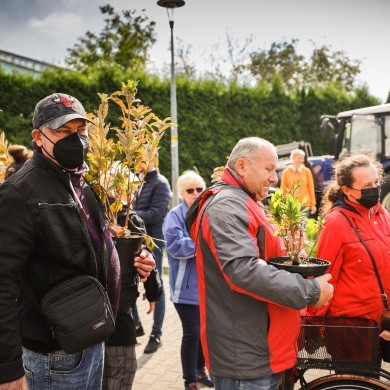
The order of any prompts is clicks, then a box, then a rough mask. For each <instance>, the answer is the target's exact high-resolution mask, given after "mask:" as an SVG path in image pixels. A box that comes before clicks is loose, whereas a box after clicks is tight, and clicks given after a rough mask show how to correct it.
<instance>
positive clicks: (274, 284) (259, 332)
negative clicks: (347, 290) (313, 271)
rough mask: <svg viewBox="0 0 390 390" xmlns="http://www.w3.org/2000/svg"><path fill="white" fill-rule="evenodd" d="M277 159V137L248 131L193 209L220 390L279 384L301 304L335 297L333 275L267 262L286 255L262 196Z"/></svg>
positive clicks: (210, 351)
mask: <svg viewBox="0 0 390 390" xmlns="http://www.w3.org/2000/svg"><path fill="white" fill-rule="evenodd" d="M277 164H278V156H277V151H276V148H275V147H274V146H273V145H272V144H271V143H270V142H268V141H266V140H264V139H261V138H257V137H250V138H244V139H241V140H240V141H239V142H238V143H237V144H236V146H235V147H234V148H233V150H232V152H231V154H230V157H229V159H228V162H227V167H226V168H225V169H224V171H223V172H222V176H221V181H220V182H217V183H216V184H215V185H213V186H212V187H210V188H208V189H206V190H205V191H204V192H203V193H202V194H201V196H200V197H199V198H198V199H197V200H196V201H195V202H194V203H193V205H192V206H191V208H190V209H189V211H188V213H187V216H186V227H187V229H188V231H189V233H190V236H191V238H192V240H193V241H194V242H195V243H196V265H197V271H198V281H199V283H198V290H199V308H200V319H201V320H200V323H201V340H202V347H203V351H204V355H205V358H206V366H207V367H208V369H209V370H210V374H211V378H212V380H213V382H214V385H215V388H216V389H218V390H231V389H242V388H248V389H249V388H251V389H262V390H276V389H277V388H278V383H279V380H280V377H281V375H282V372H283V371H284V370H286V369H289V368H290V367H292V366H294V364H295V362H296V359H297V345H296V340H297V338H298V335H299V330H300V316H299V310H300V309H303V308H304V307H306V306H307V305H315V306H317V307H321V306H323V305H326V304H327V303H328V301H329V299H330V298H331V297H332V291H333V287H332V285H330V284H329V283H328V280H329V279H330V278H331V275H329V274H328V275H322V276H320V277H317V278H314V279H303V278H302V277H301V276H300V275H299V274H294V273H289V272H286V271H284V270H277V269H276V268H275V267H273V266H271V265H268V264H267V260H268V259H269V258H271V257H275V256H279V255H284V252H283V251H282V249H281V248H282V244H281V240H280V238H279V237H276V236H275V234H274V229H273V228H272V226H271V225H270V224H269V222H268V219H267V216H266V214H265V211H264V208H263V205H262V203H261V201H262V200H263V199H264V198H265V197H266V196H267V195H268V191H269V188H270V186H271V185H274V184H276V182H277V180H278V179H277V174H276V167H277Z"/></svg>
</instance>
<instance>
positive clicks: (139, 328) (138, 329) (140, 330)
mask: <svg viewBox="0 0 390 390" xmlns="http://www.w3.org/2000/svg"><path fill="white" fill-rule="evenodd" d="M144 334H145V331H144V328H143V327H142V325H138V326H136V327H135V335H136V336H137V337H141V336H143V335H144Z"/></svg>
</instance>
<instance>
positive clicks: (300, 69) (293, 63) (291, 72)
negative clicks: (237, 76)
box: [248, 39, 362, 92]
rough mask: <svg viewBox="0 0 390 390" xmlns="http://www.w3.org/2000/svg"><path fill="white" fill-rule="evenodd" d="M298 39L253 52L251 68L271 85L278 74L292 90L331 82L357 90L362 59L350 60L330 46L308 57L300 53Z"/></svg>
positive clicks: (320, 86)
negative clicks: (356, 85)
mask: <svg viewBox="0 0 390 390" xmlns="http://www.w3.org/2000/svg"><path fill="white" fill-rule="evenodd" d="M298 42H299V41H298V40H297V39H292V40H291V42H286V41H280V42H273V43H272V44H271V48H270V49H269V50H260V51H257V52H253V53H251V55H250V59H251V62H250V64H249V66H248V68H249V71H250V72H251V74H252V75H254V76H256V77H257V78H258V80H261V81H262V82H264V83H266V84H268V85H271V84H272V80H273V78H274V76H279V77H280V79H281V80H282V82H283V85H284V88H285V89H286V90H288V91H290V92H294V91H296V90H297V89H302V88H305V89H307V88H324V87H325V86H327V85H329V84H332V83H333V84H334V85H337V86H338V87H339V88H341V89H342V90H344V91H347V92H350V91H352V90H353V89H354V83H355V79H356V76H357V75H358V74H359V73H360V65H361V63H362V61H360V60H351V59H350V58H348V57H347V55H346V52H345V51H342V50H338V51H333V50H332V49H331V47H330V46H327V45H322V46H321V47H315V48H314V50H313V52H312V55H311V57H310V59H309V60H306V59H305V58H304V57H303V56H302V55H299V54H298V52H297V44H298Z"/></svg>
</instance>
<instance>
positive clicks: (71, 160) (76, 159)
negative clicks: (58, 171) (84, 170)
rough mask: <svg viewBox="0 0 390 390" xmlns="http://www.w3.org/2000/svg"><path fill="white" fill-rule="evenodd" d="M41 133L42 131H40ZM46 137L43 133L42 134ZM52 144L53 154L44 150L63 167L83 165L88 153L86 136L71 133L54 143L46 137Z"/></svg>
mask: <svg viewBox="0 0 390 390" xmlns="http://www.w3.org/2000/svg"><path fill="white" fill-rule="evenodd" d="M42 134H43V133H42ZM43 135H44V136H45V138H47V137H46V135H45V134H43ZM47 139H48V140H49V141H50V142H51V143H52V144H53V145H54V147H53V155H54V156H50V154H49V153H48V152H47V150H45V149H44V148H43V149H44V150H45V152H46V153H47V154H48V155H49V156H50V157H51V158H53V159H54V160H57V162H58V164H60V165H61V166H62V167H64V168H65V169H76V168H78V167H80V166H81V165H83V162H84V160H85V156H86V155H87V153H88V146H89V145H88V136H86V135H82V134H79V133H77V132H76V133H73V134H71V135H68V136H67V137H65V138H63V139H60V140H59V141H58V142H56V143H54V142H52V141H51V140H50V139H49V138H47Z"/></svg>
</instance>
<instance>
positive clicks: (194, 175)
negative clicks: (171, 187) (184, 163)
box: [177, 169, 206, 195]
mask: <svg viewBox="0 0 390 390" xmlns="http://www.w3.org/2000/svg"><path fill="white" fill-rule="evenodd" d="M191 184H195V185H196V186H199V187H202V188H203V189H204V188H206V183H205V181H204V179H203V177H202V176H200V175H199V173H198V172H196V171H193V170H191V169H189V170H187V171H184V172H183V173H182V174H181V175H180V176H179V178H178V179H177V191H178V193H179V195H180V194H181V193H182V192H183V191H184V190H185V189H186V188H187V187H188V186H189V185H191Z"/></svg>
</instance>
